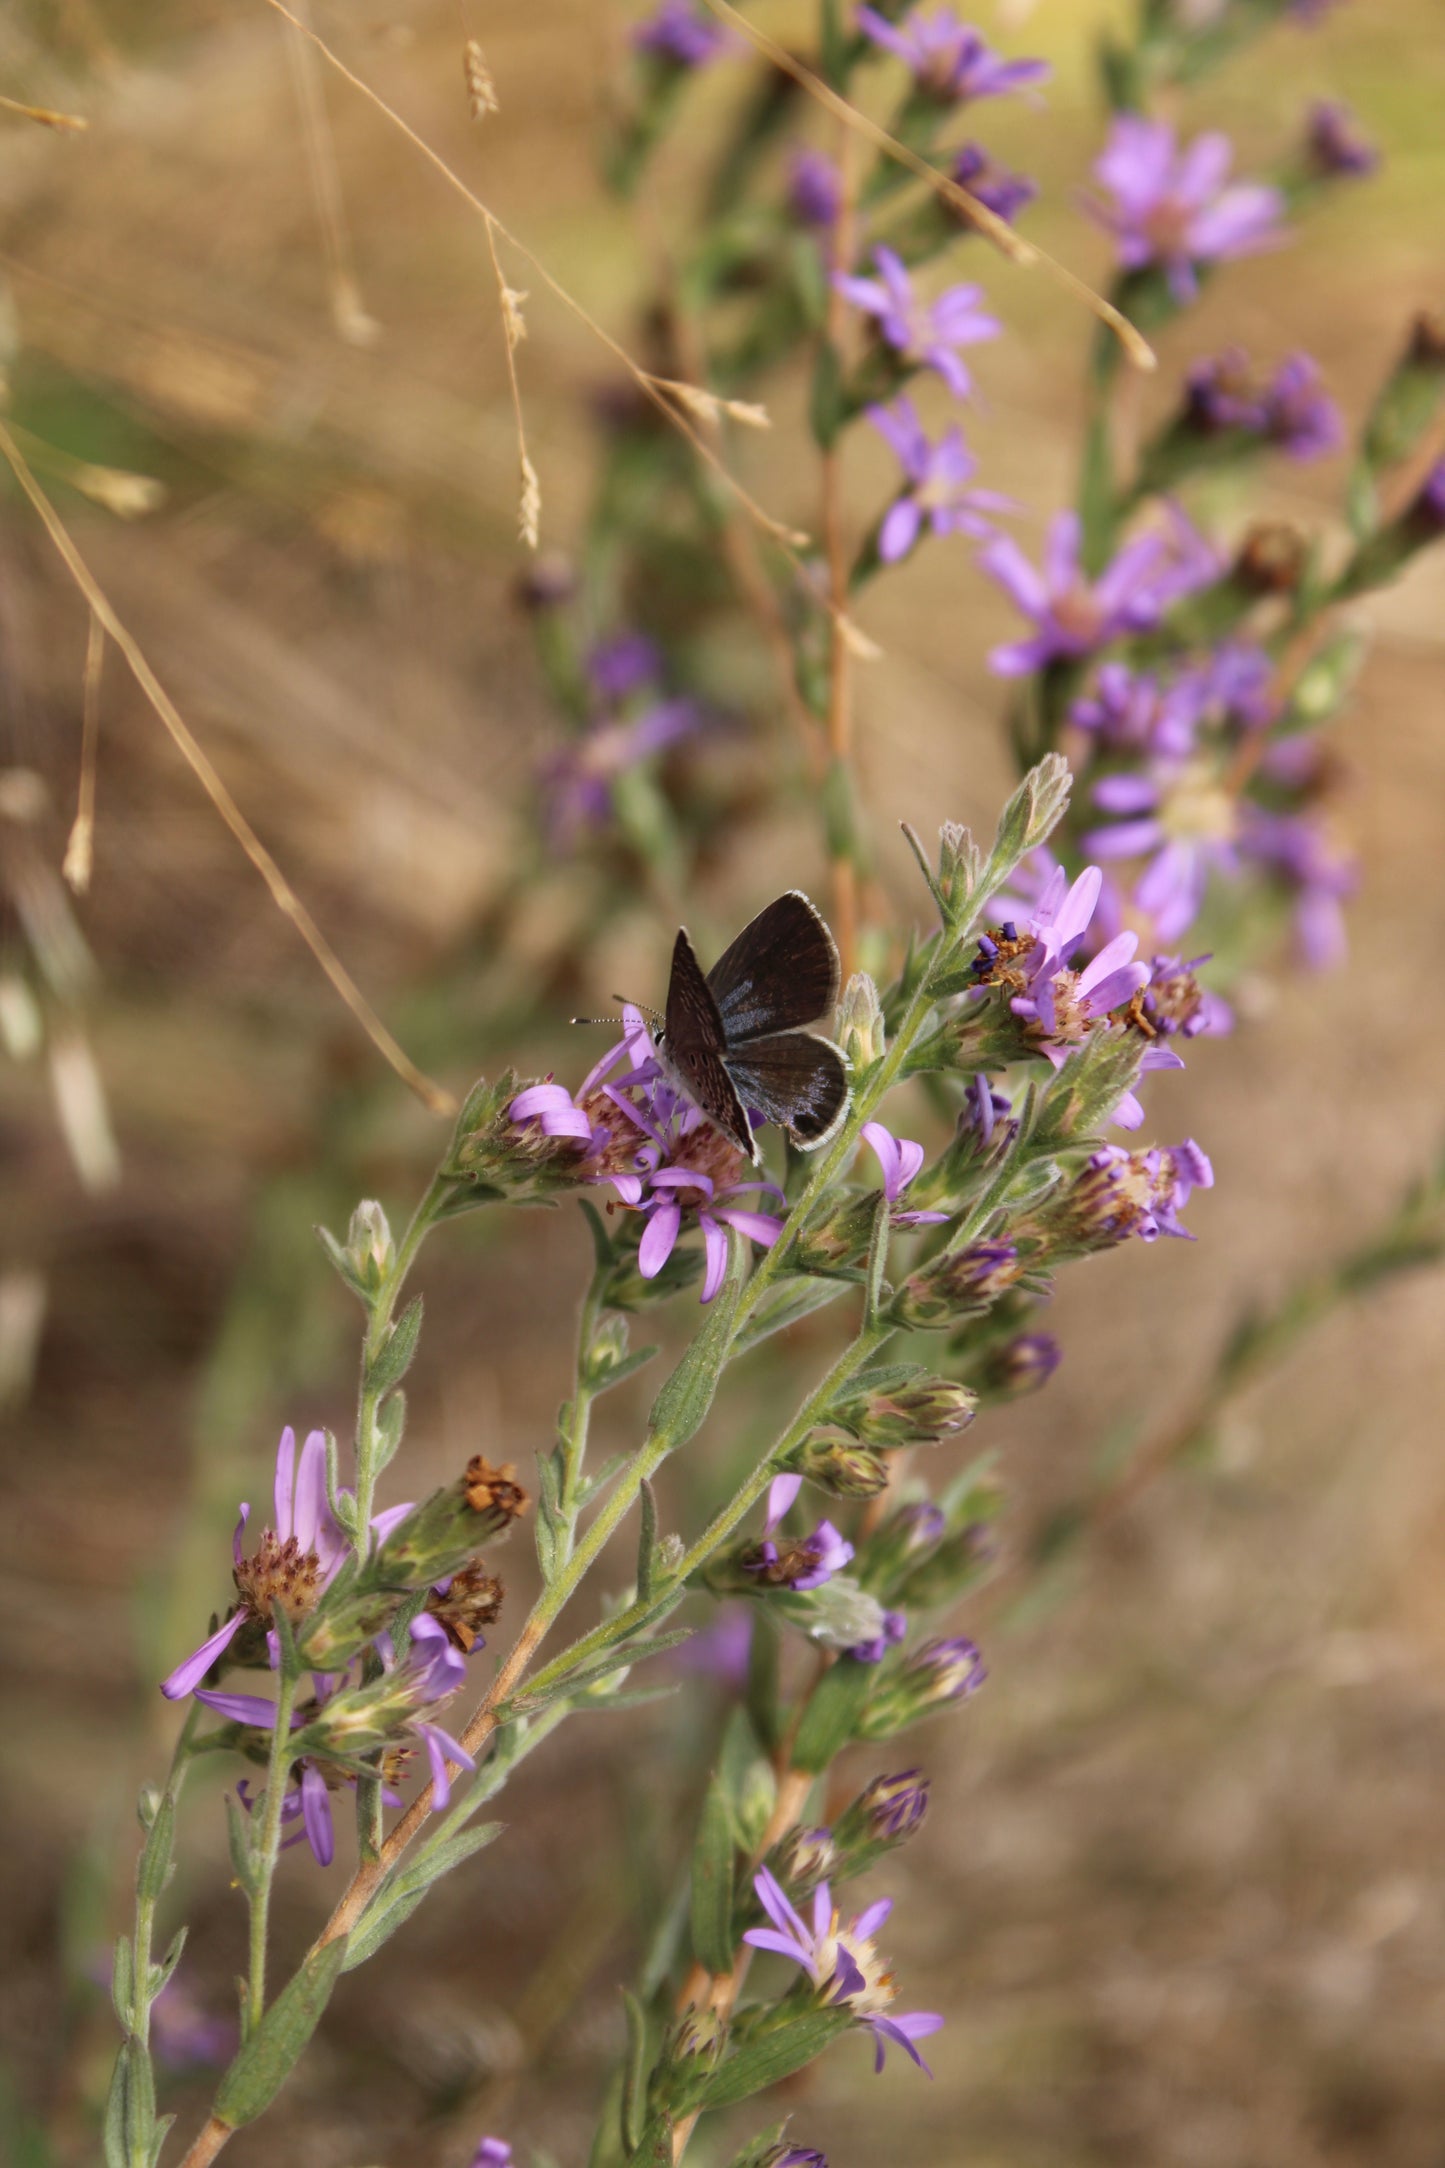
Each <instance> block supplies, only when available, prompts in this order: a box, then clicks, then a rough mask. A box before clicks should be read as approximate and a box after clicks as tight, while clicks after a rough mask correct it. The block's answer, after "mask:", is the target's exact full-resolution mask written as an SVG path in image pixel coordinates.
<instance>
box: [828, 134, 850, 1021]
mask: <svg viewBox="0 0 1445 2168" xmlns="http://www.w3.org/2000/svg"><path fill="white" fill-rule="evenodd" d="M856 166H857V160H856V158H855V155H854V143H853V131H852V129H851V128H848V127H845V126H844V125H843V124H842V123H841V122H840V123H839V129H838V167H839V189H838V209H837V214H836V216H835V217H834V220H833V229H832V233H831V235H830V238H829V258H830V261H831V262H832V264H833V266H834V269H835V271H847V270H849V269H850V268H851V266H852V262H853V251H854V246H855V241H854V234H855V227H856V209H857V191H856ZM847 322H848V304H847V301H846V299H845V297H844V295H843V294H842V292H841V291H840V290H839V288H838V285H837V283H836V280H830V281H829V285H828V312H827V320H826V323H825V325H824V338H825V339H826V341H827V343H828V345H829V346H830V347H831V348H832V349H833V351H834V353H836V352H837V351H838V348H839V345H840V342H841V340H842V338H843V334H844V332H845V330H846V328H847ZM822 487H823V506H822V511H823V518H822V527H823V549H824V554H825V556H826V558H827V574H828V600H829V603H830V605H831V609H830V616H829V630H828V754H829V761H830V768H831V775H830V784H831V789H830V790H829V791H828V793H827V794H826V796H825V801H824V804H825V813H824V818H825V822H826V827H827V843H828V858H829V873H830V877H831V893H832V909H833V933H834V936H835V938H836V940H837V943H838V958H839V962H840V964H841V966H842V972H843V977H844V979H845V980H847V979H848V978H850V977H851V976H852V974H853V972H854V971H855V970H856V968H857V963H858V867H857V862H856V858H855V851H856V836H855V823H856V820H857V810H856V791H855V788H854V781H855V779H854V775H853V765H852V763H853V657H852V652H851V650H850V648H849V645H848V631H847V612H848V601H849V597H848V570H849V567H848V542H847V528H846V521H845V517H844V510H845V508H844V498H843V455H842V452H841V451H840V449H839V442H838V438H837V437H836V436H835V437H834V440H833V442H832V443H830V444H829V445H828V446H827V448H826V450H825V451H824V453H823V457H822Z"/></svg>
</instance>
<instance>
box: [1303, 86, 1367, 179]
mask: <svg viewBox="0 0 1445 2168" xmlns="http://www.w3.org/2000/svg"><path fill="white" fill-rule="evenodd" d="M1305 147H1306V150H1307V151H1308V154H1309V158H1310V162H1311V164H1312V165H1313V166H1314V167H1315V170H1316V171H1317V172H1319V173H1322V174H1326V175H1329V176H1330V177H1331V178H1339V179H1343V178H1345V177H1346V176H1353V177H1356V178H1359V177H1363V176H1364V175H1365V174H1367V173H1373V172H1374V170H1375V168H1376V167H1377V166H1378V165H1379V163H1380V153H1379V149H1378V146H1377V145H1375V144H1374V143H1372V142H1371V141H1370V140H1369V137H1368V136H1366V135H1363V134H1362V133H1361V131H1360V126H1359V123H1358V121H1357V120H1356V119H1355V116H1354V114H1353V113H1352V112H1351V111H1350V108H1349V107H1348V106H1347V105H1346V104H1345V103H1344V101H1343V99H1340V98H1317V99H1316V100H1315V102H1314V104H1313V105H1312V106H1311V107H1310V113H1309V125H1308V129H1307V132H1306V136H1305Z"/></svg>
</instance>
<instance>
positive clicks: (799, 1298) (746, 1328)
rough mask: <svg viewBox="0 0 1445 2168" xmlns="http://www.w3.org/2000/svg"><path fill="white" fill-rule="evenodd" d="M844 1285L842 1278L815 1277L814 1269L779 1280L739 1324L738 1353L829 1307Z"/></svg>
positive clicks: (736, 1343)
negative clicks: (741, 1323)
mask: <svg viewBox="0 0 1445 2168" xmlns="http://www.w3.org/2000/svg"><path fill="white" fill-rule="evenodd" d="M844 1285H845V1283H844V1282H843V1281H842V1280H831V1279H827V1280H825V1279H820V1278H815V1277H814V1276H813V1274H811V1273H809V1274H808V1275H807V1276H806V1277H800V1278H797V1279H786V1280H775V1281H774V1282H773V1284H772V1286H771V1287H770V1288H769V1289H768V1291H767V1293H766V1294H765V1295H764V1296H763V1298H762V1300H761V1301H760V1302H759V1303H758V1306H757V1308H756V1309H755V1310H753V1311H752V1312H751V1313H750V1315H749V1316H748V1318H747V1320H746V1321H745V1323H744V1324H743V1325H742V1326H741V1327H740V1328H739V1331H738V1336H737V1338H736V1340H735V1341H734V1342H733V1353H734V1355H742V1354H745V1353H746V1352H747V1350H748V1349H749V1348H752V1347H756V1346H757V1345H758V1343H759V1342H760V1341H762V1340H767V1339H770V1338H771V1336H772V1335H773V1334H774V1333H775V1332H785V1331H786V1330H787V1328H788V1326H789V1325H796V1324H798V1323H799V1322H800V1321H801V1320H802V1319H803V1318H805V1317H811V1316H812V1314H813V1312H814V1311H815V1310H825V1309H826V1308H827V1306H828V1304H829V1303H830V1302H836V1301H837V1300H838V1297H839V1296H840V1295H841V1294H842V1293H843V1289H844Z"/></svg>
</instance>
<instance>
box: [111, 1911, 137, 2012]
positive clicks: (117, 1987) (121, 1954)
mask: <svg viewBox="0 0 1445 2168" xmlns="http://www.w3.org/2000/svg"><path fill="white" fill-rule="evenodd" d="M110 1999H111V2001H112V2002H113V2003H114V2004H115V2014H116V2016H117V2017H118V2018H119V2019H120V2022H121V2024H122V2025H123V2026H124V2027H125V2029H126V2031H127V2032H129V2031H130V2029H131V2027H132V2026H133V2025H134V2024H135V2021H136V2007H135V1951H134V1948H133V1947H132V1944H131V1939H130V1936H129V1935H117V1936H116V1938H115V1956H114V1958H113V1959H112V1961H111V1967H110Z"/></svg>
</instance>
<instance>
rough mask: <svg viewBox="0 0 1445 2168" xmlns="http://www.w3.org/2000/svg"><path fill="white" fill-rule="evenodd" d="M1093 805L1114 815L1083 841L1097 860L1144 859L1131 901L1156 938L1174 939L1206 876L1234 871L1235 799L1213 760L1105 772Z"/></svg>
mask: <svg viewBox="0 0 1445 2168" xmlns="http://www.w3.org/2000/svg"><path fill="white" fill-rule="evenodd" d="M1094 803H1095V805H1096V806H1098V808H1099V810H1100V811H1101V812H1102V813H1107V814H1110V815H1113V816H1117V818H1116V819H1115V820H1114V821H1113V824H1112V825H1111V826H1108V827H1104V828H1095V829H1092V830H1091V831H1090V832H1089V834H1088V835H1086V836H1085V837H1084V839H1083V841H1084V848H1085V850H1087V851H1089V852H1090V853H1091V854H1092V855H1093V856H1094V857H1096V858H1105V859H1113V858H1143V859H1146V860H1147V861H1148V862H1147V864H1146V866H1145V869H1144V872H1143V874H1142V875H1141V876H1140V879H1139V881H1138V883H1137V885H1136V886H1135V889H1134V902H1135V904H1136V905H1137V907H1138V908H1139V910H1141V911H1143V912H1145V913H1146V914H1147V916H1148V917H1149V918H1150V919H1151V920H1152V922H1153V926H1154V933H1155V937H1156V938H1157V939H1158V940H1159V941H1161V942H1163V943H1170V942H1174V941H1177V940H1178V939H1179V936H1180V935H1181V934H1182V933H1184V932H1186V931H1187V930H1188V928H1189V927H1190V926H1192V925H1193V923H1194V921H1195V919H1196V918H1197V917H1198V916H1199V913H1200V910H1201V908H1202V907H1203V903H1204V896H1205V891H1206V889H1207V888H1208V885H1209V878H1210V875H1211V873H1215V872H1218V873H1222V874H1225V875H1226V876H1230V875H1233V874H1235V873H1237V872H1238V870H1239V850H1238V838H1239V802H1238V800H1237V798H1236V797H1235V796H1234V794H1233V793H1232V792H1231V791H1230V790H1229V789H1228V788H1227V786H1226V783H1225V780H1224V777H1223V775H1222V773H1221V771H1220V768H1219V764H1218V762H1217V761H1215V760H1213V759H1210V758H1208V757H1207V756H1206V757H1201V758H1198V759H1190V760H1158V761H1154V762H1151V763H1150V764H1149V766H1148V768H1147V770H1146V771H1145V772H1143V773H1138V774H1133V775H1123V774H1121V775H1109V776H1104V777H1102V778H1101V779H1100V781H1099V782H1097V783H1096V784H1095V785H1094Z"/></svg>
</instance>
